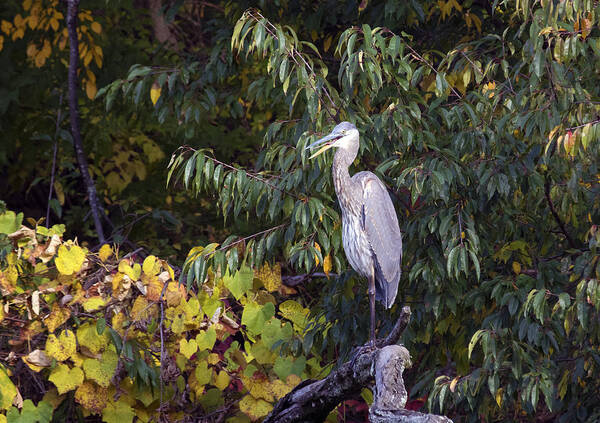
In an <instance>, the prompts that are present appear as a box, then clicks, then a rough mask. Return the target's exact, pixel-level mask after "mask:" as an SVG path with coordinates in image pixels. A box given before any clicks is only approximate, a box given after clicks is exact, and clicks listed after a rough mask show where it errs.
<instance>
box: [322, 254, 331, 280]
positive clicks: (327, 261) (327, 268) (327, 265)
mask: <svg viewBox="0 0 600 423" xmlns="http://www.w3.org/2000/svg"><path fill="white" fill-rule="evenodd" d="M331 261H332V260H331V254H327V255H326V256H325V257H324V258H323V272H325V274H326V275H327V276H328V277H329V272H331V269H332V263H331Z"/></svg>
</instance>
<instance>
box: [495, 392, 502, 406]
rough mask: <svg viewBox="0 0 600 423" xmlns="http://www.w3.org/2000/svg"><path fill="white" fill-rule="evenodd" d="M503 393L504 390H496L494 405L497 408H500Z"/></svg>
mask: <svg viewBox="0 0 600 423" xmlns="http://www.w3.org/2000/svg"><path fill="white" fill-rule="evenodd" d="M503 392H504V388H498V390H497V391H496V404H498V407H502V393H503Z"/></svg>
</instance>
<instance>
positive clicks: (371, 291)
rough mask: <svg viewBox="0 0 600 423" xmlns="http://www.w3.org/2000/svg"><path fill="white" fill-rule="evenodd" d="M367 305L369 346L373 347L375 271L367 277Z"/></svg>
mask: <svg viewBox="0 0 600 423" xmlns="http://www.w3.org/2000/svg"><path fill="white" fill-rule="evenodd" d="M369 303H370V304H369V305H370V306H371V347H375V272H374V269H372V270H371V276H370V277H369Z"/></svg>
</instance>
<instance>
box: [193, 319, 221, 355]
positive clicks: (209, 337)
mask: <svg viewBox="0 0 600 423" xmlns="http://www.w3.org/2000/svg"><path fill="white" fill-rule="evenodd" d="M216 341H217V331H216V328H215V326H214V325H212V326H211V327H209V328H208V329H207V330H201V331H199V332H198V335H196V344H198V351H200V352H202V351H204V350H212V348H213V347H214V345H215V342H216Z"/></svg>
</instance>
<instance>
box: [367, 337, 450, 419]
mask: <svg viewBox="0 0 600 423" xmlns="http://www.w3.org/2000/svg"><path fill="white" fill-rule="evenodd" d="M409 365H410V353H409V352H408V350H407V349H406V348H404V346H403V345H388V346H385V347H383V348H382V349H380V350H378V351H377V355H376V357H375V366H374V367H375V369H374V370H375V371H374V373H375V387H374V390H373V399H374V401H373V405H372V406H371V408H370V409H369V420H370V422H371V423H448V422H449V423H452V420H450V419H449V418H447V417H444V416H436V415H433V414H424V413H419V412H418V411H411V410H405V409H404V406H405V405H406V400H407V397H408V394H407V392H406V388H405V387H404V379H403V378H402V373H403V372H404V368H405V367H407V366H409Z"/></svg>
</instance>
